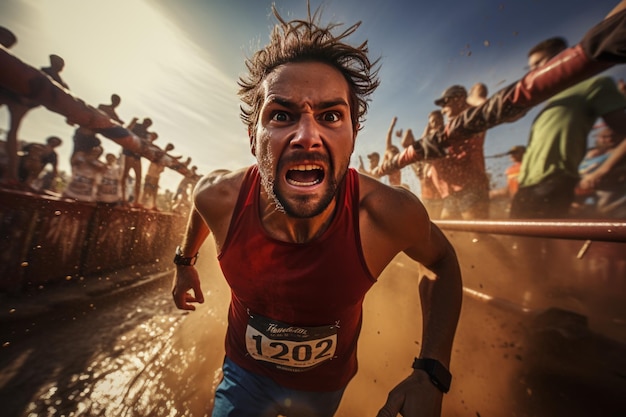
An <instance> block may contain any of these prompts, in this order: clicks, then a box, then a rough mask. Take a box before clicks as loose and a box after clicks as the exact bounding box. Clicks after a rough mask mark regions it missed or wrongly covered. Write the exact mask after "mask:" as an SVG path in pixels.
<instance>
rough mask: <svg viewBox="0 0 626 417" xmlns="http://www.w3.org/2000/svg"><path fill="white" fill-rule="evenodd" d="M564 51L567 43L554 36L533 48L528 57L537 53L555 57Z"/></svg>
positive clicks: (563, 39)
mask: <svg viewBox="0 0 626 417" xmlns="http://www.w3.org/2000/svg"><path fill="white" fill-rule="evenodd" d="M564 49H567V41H566V40H565V38H562V37H560V36H556V37H554V38H549V39H545V40H543V41H541V42H539V43H538V44H537V45H535V46H533V47H532V48H531V49H530V51H528V56H531V55H532V54H534V53H537V52H545V53H546V54H548V55H549V56H556V55H557V54H558V53H560V52H562V51H563V50H564Z"/></svg>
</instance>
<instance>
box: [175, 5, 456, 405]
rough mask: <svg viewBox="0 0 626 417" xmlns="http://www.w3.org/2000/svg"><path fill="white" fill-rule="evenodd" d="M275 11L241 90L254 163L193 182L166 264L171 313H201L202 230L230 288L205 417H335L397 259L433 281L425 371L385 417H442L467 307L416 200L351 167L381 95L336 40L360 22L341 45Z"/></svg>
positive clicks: (438, 236)
mask: <svg viewBox="0 0 626 417" xmlns="http://www.w3.org/2000/svg"><path fill="white" fill-rule="evenodd" d="M273 11H274V14H275V16H276V18H277V19H278V21H279V24H278V25H277V26H276V27H275V29H274V30H273V31H272V35H271V38H270V44H269V45H268V46H266V47H265V48H264V49H263V50H261V51H259V52H257V53H256V54H254V55H253V57H252V58H250V59H249V60H247V61H246V65H245V68H247V69H248V70H249V73H248V74H246V75H242V76H241V78H240V79H239V86H240V97H241V99H242V101H243V105H242V106H241V117H242V120H243V121H244V123H245V124H246V127H247V131H248V132H249V139H250V149H251V151H252V154H253V155H254V156H255V158H256V161H257V162H256V164H254V165H252V166H249V167H246V168H243V169H240V170H237V171H235V172H232V173H229V174H226V175H223V176H221V177H218V178H215V177H214V176H212V175H209V176H207V177H206V178H205V179H203V180H202V182H201V183H199V184H198V186H197V187H196V189H195V191H194V206H193V209H192V210H191V216H190V218H189V220H188V227H187V230H186V233H185V236H184V238H183V242H182V245H181V246H180V247H178V249H177V251H176V256H175V258H174V262H175V263H176V264H177V268H176V277H175V282H174V286H173V290H172V295H173V298H174V301H175V303H176V305H177V307H178V308H180V309H184V310H193V309H194V308H195V307H194V305H193V304H191V303H196V302H202V301H203V292H202V288H201V286H200V279H199V275H198V271H197V270H196V269H195V267H194V266H193V264H194V263H195V260H196V259H197V252H198V250H199V249H200V247H201V245H202V244H203V242H204V241H205V239H206V238H207V237H208V236H209V234H210V233H212V234H213V235H214V240H215V242H216V247H217V251H218V253H219V261H220V264H221V268H222V271H223V273H224V276H225V277H226V281H227V282H228V283H229V284H230V287H231V291H232V297H231V305H230V308H229V317H228V327H227V336H226V358H225V360H224V363H223V379H222V381H221V383H220V384H219V385H218V387H217V390H216V393H215V401H214V404H213V416H226V415H250V416H252V415H259V414H261V415H279V414H280V415H294V416H302V415H311V416H312V415H315V416H332V415H333V414H334V413H335V411H336V410H337V408H338V406H339V402H340V401H341V397H342V395H343V392H344V390H345V388H346V386H347V384H348V383H349V381H350V380H351V379H352V377H353V376H354V375H355V373H356V372H357V352H356V347H357V345H358V337H359V331H360V328H361V324H362V318H363V315H362V303H363V299H364V297H365V294H366V293H367V291H368V290H369V289H370V288H371V286H372V285H373V284H374V282H375V281H376V279H377V278H378V277H379V276H380V274H381V272H382V271H383V270H384V269H385V268H386V267H387V265H388V264H389V262H390V261H391V260H392V259H393V258H394V257H395V256H396V255H397V254H398V253H400V252H404V253H405V254H406V255H408V256H409V257H410V258H412V260H413V261H416V262H419V263H421V264H422V265H425V266H427V267H428V268H430V269H431V272H432V274H433V275H434V276H433V277H432V278H433V279H432V280H431V279H427V278H424V279H422V281H421V282H420V296H421V303H420V304H421V306H422V311H423V326H422V329H423V331H424V335H423V338H422V343H420V344H419V347H420V349H421V355H420V359H416V360H415V361H414V368H415V371H414V372H413V373H411V374H410V375H409V376H408V377H407V378H406V379H405V380H404V381H402V382H400V384H399V385H397V386H396V387H395V388H394V389H393V390H392V391H391V392H390V394H389V396H388V401H387V403H386V404H385V405H384V406H383V408H382V409H381V410H380V413H379V414H378V415H385V416H387V415H389V416H395V415H397V414H399V413H401V414H402V415H405V416H409V415H410V416H415V415H418V414H420V413H421V414H424V410H428V414H429V415H430V416H438V415H440V414H441V401H442V398H443V392H446V391H447V390H448V385H449V384H448V381H449V372H448V370H447V367H448V365H449V361H450V356H451V353H452V342H453V339H454V333H455V330H456V324H457V321H458V317H459V313H460V307H461V298H462V284H461V275H460V270H459V266H458V262H457V260H456V255H455V253H454V250H453V249H452V247H451V245H450V244H449V242H448V241H447V239H446V238H445V235H444V234H443V233H442V232H441V231H440V230H439V229H438V228H437V226H436V225H435V224H433V223H431V222H430V221H429V219H428V216H427V214H426V210H425V209H424V207H423V206H422V204H421V203H420V202H419V200H418V199H417V197H415V195H414V194H412V193H410V192H408V191H406V190H405V189H403V188H401V187H390V186H387V185H385V184H383V183H381V182H380V181H377V180H375V179H373V178H371V177H369V176H367V175H362V174H359V173H358V172H357V171H356V170H354V169H350V168H348V165H349V162H350V157H351V155H352V152H353V150H354V143H355V139H356V135H357V133H358V131H359V127H360V126H361V123H362V122H363V120H364V116H365V113H366V111H367V103H368V98H369V97H370V95H371V94H372V93H373V92H374V90H375V89H376V87H377V86H378V83H379V81H378V78H377V73H378V71H377V68H375V63H372V62H370V60H369V57H368V56H367V43H366V42H361V41H359V43H358V46H352V45H350V44H348V43H346V41H345V39H346V38H347V37H348V36H349V35H351V34H352V33H353V32H354V31H355V30H356V29H357V27H358V24H357V25H354V26H352V27H350V28H348V29H346V30H343V31H341V32H340V33H339V34H338V35H337V36H335V34H334V32H335V30H334V29H335V28H336V26H337V25H333V24H330V25H328V26H325V27H320V26H319V24H318V19H319V13H318V12H315V13H309V15H308V16H309V18H308V20H293V21H286V20H284V19H283V18H282V17H280V16H279V15H278V12H277V11H276V8H275V7H273ZM252 253H254V256H250V254H252ZM416 266H417V265H416ZM420 275H422V274H421V273H420ZM428 276H430V273H428ZM188 291H189V292H188ZM390 343H393V344H397V343H400V341H390ZM402 343H406V344H409V345H413V344H414V338H413V337H407V338H406V340H404V341H403V342H402ZM320 349H321V350H320ZM283 350H286V351H287V353H288V354H287V355H284V354H283V353H282V352H283ZM431 365H432V366H433V368H430V366H431ZM435 368H436V369H437V371H436V372H433V371H432V369H435ZM433 381H434V382H433ZM285 399H286V400H287V401H284V400H285ZM261 410H262V411H261Z"/></svg>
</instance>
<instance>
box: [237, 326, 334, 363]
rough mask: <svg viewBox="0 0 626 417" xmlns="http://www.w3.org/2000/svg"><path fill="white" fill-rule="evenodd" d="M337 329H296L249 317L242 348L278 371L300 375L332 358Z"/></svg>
mask: <svg viewBox="0 0 626 417" xmlns="http://www.w3.org/2000/svg"><path fill="white" fill-rule="evenodd" d="M337 329H338V326H320V327H298V326H292V325H289V324H286V323H281V322H278V321H275V320H270V319H268V318H266V317H262V316H257V315H255V316H250V319H249V320H248V327H247V328H246V349H247V350H248V353H249V354H250V356H252V357H253V358H254V359H256V360H259V361H264V362H267V363H269V364H273V365H274V366H276V368H278V369H282V370H287V371H292V372H301V371H306V370H309V369H311V368H313V367H315V366H317V365H319V364H321V363H323V362H325V361H327V360H330V359H332V358H333V357H334V356H335V349H336V347H337Z"/></svg>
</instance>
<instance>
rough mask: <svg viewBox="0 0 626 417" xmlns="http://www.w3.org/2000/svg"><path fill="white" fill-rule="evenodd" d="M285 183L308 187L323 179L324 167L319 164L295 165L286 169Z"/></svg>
mask: <svg viewBox="0 0 626 417" xmlns="http://www.w3.org/2000/svg"><path fill="white" fill-rule="evenodd" d="M286 177H287V183H288V184H289V185H293V186H296V187H310V186H313V185H316V184H319V183H321V182H322V181H323V180H324V169H323V168H322V167H321V166H319V165H312V164H302V165H296V166H294V167H292V168H291V169H289V170H288V171H287V176H286Z"/></svg>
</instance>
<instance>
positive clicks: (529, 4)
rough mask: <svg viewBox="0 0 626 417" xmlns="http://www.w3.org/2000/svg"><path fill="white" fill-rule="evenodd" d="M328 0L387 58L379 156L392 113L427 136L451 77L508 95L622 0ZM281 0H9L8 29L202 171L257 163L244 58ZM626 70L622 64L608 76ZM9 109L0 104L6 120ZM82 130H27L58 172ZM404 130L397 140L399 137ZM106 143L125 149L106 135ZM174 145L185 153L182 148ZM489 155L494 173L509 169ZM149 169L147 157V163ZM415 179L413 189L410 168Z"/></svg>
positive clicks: (171, 178) (379, 105)
mask: <svg viewBox="0 0 626 417" xmlns="http://www.w3.org/2000/svg"><path fill="white" fill-rule="evenodd" d="M275 3H276V6H277V8H278V9H279V11H280V12H281V14H282V15H283V16H286V17H298V18H301V17H304V16H305V13H306V1H305V0H276V1H275ZM322 3H323V5H324V6H323V7H324V11H323V14H322V20H323V21H325V22H328V21H333V22H344V23H346V24H348V25H349V24H352V23H355V22H356V21H362V26H361V28H360V29H359V30H358V31H357V33H356V34H355V36H354V37H353V41H354V42H360V41H363V40H365V39H368V41H369V45H370V51H371V54H372V56H373V57H380V58H381V64H382V67H381V71H380V76H381V81H382V83H381V86H380V88H379V89H378V90H377V91H376V93H375V94H374V96H373V101H372V103H371V106H370V111H369V114H368V116H367V121H366V123H365V126H364V129H363V130H362V131H361V132H360V133H359V137H358V139H357V146H356V152H355V155H354V158H353V164H354V165H355V166H356V164H357V161H358V159H357V156H358V155H363V156H364V155H366V154H367V153H370V152H372V151H379V152H380V151H382V150H383V148H384V140H385V134H386V131H387V128H388V126H389V123H390V121H391V119H392V117H394V116H397V117H398V123H397V125H396V126H397V128H404V129H406V128H411V129H413V130H414V131H416V132H421V131H422V129H423V127H424V125H425V123H426V116H427V114H428V112H430V111H431V110H433V109H435V106H434V104H433V100H434V99H435V98H437V97H438V96H439V95H440V94H441V92H442V91H443V90H444V89H445V88H446V87H448V86H449V85H452V84H462V85H465V86H466V87H467V88H469V87H470V86H471V85H472V84H474V83H475V82H478V81H481V82H484V83H486V84H487V86H488V87H489V90H490V93H493V92H495V91H497V90H498V89H499V88H501V87H504V86H505V85H507V84H508V83H510V82H513V81H515V80H517V79H518V78H520V77H521V76H522V75H523V74H524V73H525V65H526V52H527V51H528V49H529V48H530V47H532V46H533V45H534V44H536V43H537V42H539V41H541V40H542V39H544V38H547V37H550V36H557V35H558V36H564V37H566V38H567V39H568V40H569V41H570V43H572V44H573V43H576V42H577V41H578V40H580V38H581V37H582V36H583V35H584V33H585V32H586V31H587V30H588V29H589V28H590V27H591V26H592V25H593V24H595V23H597V22H598V21H600V20H601V19H602V18H603V17H604V16H605V15H606V14H607V13H608V12H609V11H610V10H611V9H612V8H613V7H614V6H615V5H616V4H617V3H618V2H617V1H616V0H614V1H607V0H593V1H592V0H586V1H583V0H570V1H567V2H565V1H563V0H558V1H557V0H523V1H522V0H515V1H503V0H500V1H493V0H481V1H474V2H467V1H450V0H441V1H436V2H419V1H393V0H387V1H383V0H379V1H377V0H326V1H324V2H322V1H320V0H311V7H312V8H313V9H315V8H317V7H318V5H320V4H322ZM271 4H272V1H270V0H255V1H250V0H228V1H221V0H220V1H218V0H177V1H169V0H107V1H96V0H55V1H52V0H3V1H2V2H0V25H2V26H6V27H8V28H9V29H11V30H12V31H13V32H14V33H15V34H16V35H17V37H18V43H17V45H15V46H14V47H13V48H12V52H13V53H14V54H15V55H17V56H18V57H19V58H21V59H22V60H24V61H25V62H27V63H28V64H30V65H32V66H34V67H42V66H46V65H47V64H48V55H49V54H50V53H56V54H58V55H60V56H62V57H63V58H64V59H65V61H66V68H65V69H64V71H63V73H62V74H61V75H62V76H63V78H64V79H65V81H66V82H67V83H68V84H69V86H70V89H71V90H72V91H73V92H74V93H75V94H76V95H77V96H79V97H81V98H83V99H84V100H85V101H87V102H88V103H90V104H92V105H97V104H100V103H104V102H108V99H109V96H110V94H111V93H114V92H115V93H118V94H119V95H120V96H121V97H122V104H121V106H120V107H119V109H118V110H119V113H120V116H121V117H122V118H123V119H124V120H127V121H128V120H130V119H131V118H132V117H134V116H137V117H140V118H143V117H146V116H147V117H151V118H152V119H153V120H154V130H155V131H156V132H158V133H159V140H158V141H157V143H160V144H161V145H162V146H164V145H165V144H166V143H167V142H172V143H174V144H175V145H176V151H175V152H178V153H179V154H182V155H184V156H185V157H186V156H191V157H192V159H193V162H192V163H193V164H195V165H197V166H198V168H199V172H200V173H207V172H209V171H210V170H212V169H216V168H230V169H234V168H238V167H241V166H243V165H247V164H250V163H252V162H253V159H252V157H251V155H250V153H249V148H248V139H247V137H246V130H245V127H244V126H243V124H242V123H241V122H240V120H239V113H238V111H239V101H238V99H237V96H236V88H237V87H236V81H237V78H238V76H239V75H240V74H241V73H242V72H243V71H244V70H245V68H244V65H243V62H244V57H246V56H249V55H251V53H252V52H253V51H254V50H255V49H256V48H257V47H258V46H260V45H264V44H265V43H266V42H267V40H268V35H269V31H270V28H271V26H272V25H273V24H274V19H273V17H272V16H271ZM606 74H607V75H611V76H614V77H616V78H626V71H625V70H624V69H623V68H622V67H617V68H614V69H612V70H610V71H608V72H607V73H606ZM538 109H539V107H538V108H536V109H535V110H534V111H531V112H530V113H529V114H528V115H527V116H525V117H524V118H523V119H522V120H520V121H518V122H515V123H513V124H509V125H503V126H501V127H497V128H495V129H492V130H490V131H489V132H488V134H487V140H486V148H485V155H493V154H496V153H500V152H504V151H506V150H507V149H509V148H510V147H511V146H513V145H515V144H525V143H526V140H527V134H528V130H529V127H530V122H531V121H532V118H533V117H534V115H536V112H537V111H538ZM6 127H7V114H6V110H5V109H4V108H2V109H0V128H6ZM72 132H73V128H72V127H70V126H68V125H67V124H65V122H64V119H63V118H62V117H60V116H58V115H54V114H50V113H49V112H48V111H46V110H45V109H35V110H33V111H31V112H30V113H29V114H28V115H27V116H26V118H25V120H24V123H23V125H22V129H21V131H20V133H21V134H20V138H22V139H24V140H27V141H44V140H45V138H46V137H47V136H49V135H52V134H55V135H58V136H60V137H61V138H62V139H64V140H65V143H64V146H63V147H62V149H61V151H60V158H61V168H63V169H68V168H69V162H68V161H69V152H70V151H71V136H72ZM394 139H395V138H394ZM105 142H106V143H105V145H106V146H105V147H106V150H107V151H110V152H114V153H118V151H119V146H117V145H116V144H114V143H113V142H110V141H106V140H105ZM175 152H174V153H175ZM506 164H507V161H506V160H505V158H503V159H489V160H488V166H489V167H490V169H491V170H492V171H493V174H494V176H495V177H496V179H498V178H499V175H500V173H501V171H502V170H503V169H504V167H505V166H506ZM146 167H147V162H146ZM404 178H405V180H406V181H405V182H407V183H409V184H410V185H412V186H413V185H414V184H416V181H415V180H414V178H413V174H412V173H411V172H410V171H408V170H406V171H405V173H404ZM179 179H180V177H179V174H177V173H174V172H167V171H166V172H165V173H164V174H163V177H162V185H163V186H165V187H167V188H174V187H175V185H176V183H177V182H178V180H179Z"/></svg>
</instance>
